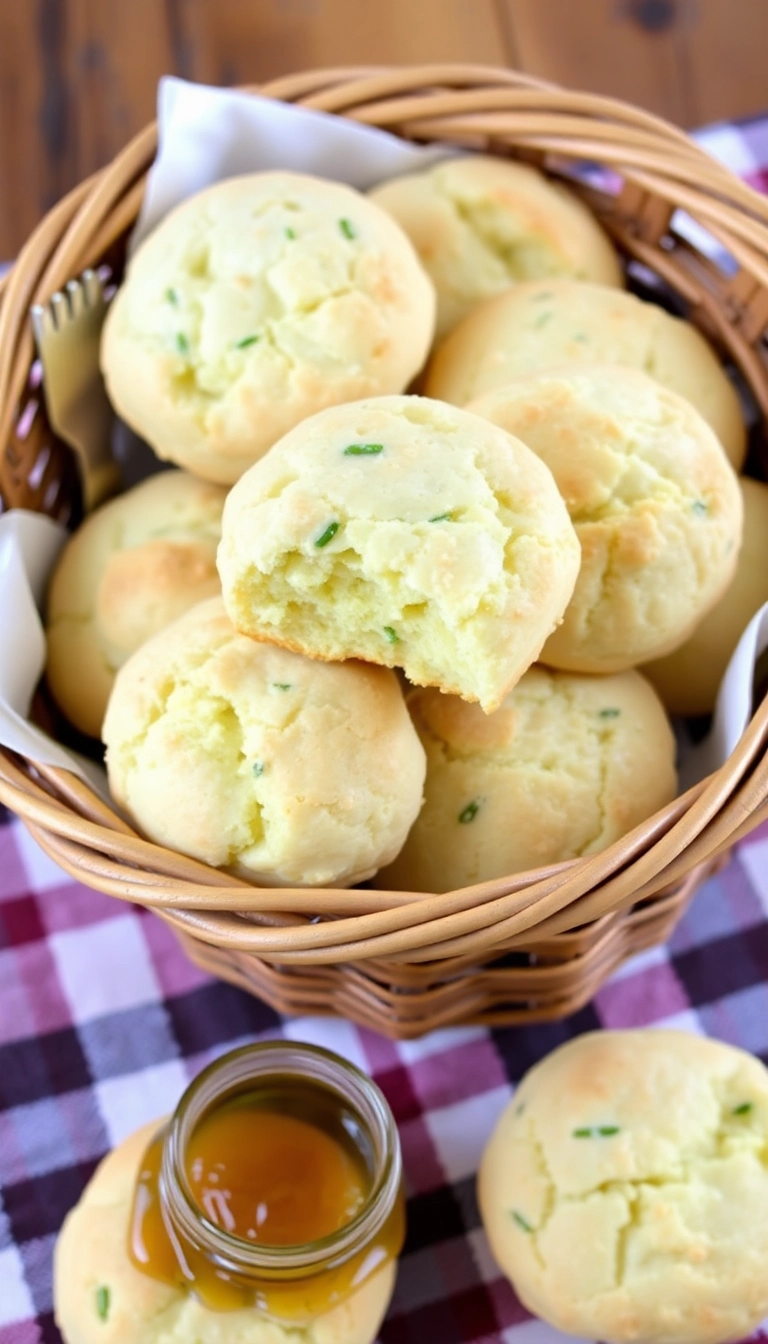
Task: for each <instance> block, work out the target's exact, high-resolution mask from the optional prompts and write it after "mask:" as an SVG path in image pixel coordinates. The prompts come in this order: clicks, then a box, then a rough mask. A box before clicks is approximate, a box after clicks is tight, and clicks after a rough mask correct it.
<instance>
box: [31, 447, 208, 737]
mask: <svg viewBox="0 0 768 1344" xmlns="http://www.w3.org/2000/svg"><path fill="white" fill-rule="evenodd" d="M224 497H225V491H224V490H223V489H222V488H221V487H220V486H217V485H211V484H209V483H208V482H206V481H200V480H197V479H196V478H195V477H194V476H190V475H188V473H187V472H185V471H164V472H161V473H160V474H159V475H157V476H150V477H149V479H148V480H146V481H143V482H142V483H141V485H137V486H136V487H135V488H134V489H133V490H128V491H126V493H125V494H124V495H121V496H120V497H119V498H118V499H114V500H112V501H111V502H110V503H109V504H105V505H104V506H103V507H102V508H100V509H98V510H97V511H96V513H93V514H91V516H90V517H89V518H86V520H85V522H84V523H83V524H82V526H81V527H79V528H78V530H77V532H75V534H74V536H72V537H71V539H70V540H69V541H68V542H67V545H66V546H65V548H64V550H63V551H62V553H61V556H60V558H59V561H58V564H57V565H56V568H55V570H54V573H53V577H52V579H51V584H50V588H49V591H48V601H47V613H46V639H47V664H46V675H47V677H48V684H49V686H50V688H51V691H52V693H53V696H54V698H55V700H56V701H57V702H58V704H59V705H60V707H61V709H62V710H63V711H64V713H65V714H66V716H67V718H68V719H70V721H71V722H72V723H74V724H75V726H76V727H77V728H79V729H80V731H81V732H83V733H88V734H89V735H90V736H91V737H98V736H99V734H100V732H101V723H102V719H103V718H104V711H105V709H106V707H107V700H108V699H109V693H110V691H111V690H112V684H113V682H114V679H115V673H116V671H117V669H118V668H119V667H120V666H122V664H123V663H124V662H125V660H126V658H128V657H129V655H130V654H131V653H133V652H134V650H135V649H137V648H138V647H139V645H140V644H142V643H143V642H144V641H145V640H146V639H149V638H150V636H151V635H154V634H156V632H157V631H158V630H162V629H163V628H164V626H166V625H170V623H171V621H174V620H175V619H176V617H177V616H180V615H181V614H182V612H184V611H186V610H187V609H188V608H189V607H192V606H194V605H195V603H196V602H201V601H202V600H203V599H204V598H206V597H212V596H214V594H216V593H218V592H219V591H220V584H219V576H218V574H217V572H216V547H217V545H218V542H219V537H220V536H221V511H222V508H223V507H224Z"/></svg>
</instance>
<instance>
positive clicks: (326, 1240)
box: [129, 1042, 404, 1324]
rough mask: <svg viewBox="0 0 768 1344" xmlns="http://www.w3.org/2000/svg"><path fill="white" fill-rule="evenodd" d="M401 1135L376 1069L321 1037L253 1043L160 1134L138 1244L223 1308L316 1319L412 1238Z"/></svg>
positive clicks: (166, 1273) (138, 1206)
mask: <svg viewBox="0 0 768 1344" xmlns="http://www.w3.org/2000/svg"><path fill="white" fill-rule="evenodd" d="M400 1187H401V1162H400V1148H399V1142H398V1138H397V1131H396V1129H395V1126H394V1121H393V1119H392V1116H391V1113H390V1112H389V1108H388V1107H387V1105H386V1102H385V1101H384V1098H383V1097H382V1095H381V1093H380V1092H379V1091H378V1088H376V1087H375V1084H373V1083H372V1082H371V1080H370V1079H368V1078H366V1077H365V1075H364V1074H362V1073H360V1072H359V1070H357V1069H355V1068H354V1067H353V1066H352V1065H349V1064H347V1063H346V1062H345V1061H344V1060H341V1059H339V1058H338V1057H337V1056H335V1055H332V1054H331V1053H330V1052H329V1051H325V1050H319V1049H316V1048H315V1047H311V1046H298V1045H292V1044H291V1045H289V1044H286V1043H283V1042H274V1043H272V1042H271V1043H268V1044H266V1045H259V1046H246V1047H245V1048H244V1049H243V1050H237V1051H234V1052H232V1053H231V1054H230V1055H227V1056H224V1057H223V1058H222V1059H220V1060H218V1061H217V1062H216V1063H215V1064H213V1065H211V1066H210V1067H209V1068H208V1069H207V1070H205V1071H204V1073H203V1074H201V1075H200V1077H199V1078H198V1079H197V1080H196V1081H195V1082H194V1083H193V1084H192V1086H191V1087H190V1088H189V1089H188V1090H187V1092H186V1093H185V1094H184V1097H183V1098H182V1100H181V1102H180V1103H179V1106H178V1108H177V1110H176V1112H175V1113H174V1115H173V1117H172V1119H171V1121H170V1123H169V1125H168V1126H167V1127H166V1128H165V1129H163V1130H162V1131H161V1132H160V1133H159V1134H158V1135H157V1136H156V1137H155V1139H154V1140H153V1142H152V1143H151V1144H150V1146H149V1148H148V1150H147V1152H146V1154H145V1158H144V1161H143V1164H142V1170H141V1173H140V1176H139V1180H138V1183H137V1187H136V1191H135V1195H134V1201H133V1209H132V1216H131V1225H130V1234H129V1253H130V1256H131V1259H132V1260H133V1263H134V1264H135V1265H136V1267H137V1268H139V1269H141V1270H142V1271H143V1272H144V1273H147V1274H150V1275H152V1276H153V1277H155V1278H158V1279H161V1280H163V1281H165V1282H169V1283H173V1284H176V1285H179V1286H186V1287H187V1288H188V1289H189V1290H190V1291H192V1292H194V1293H195V1294H196V1295H197V1296H198V1297H199V1298H200V1300H201V1301H202V1302H203V1303H204V1304H205V1305H206V1306H208V1307H210V1308H211V1309H213V1310H220V1311H225V1310H231V1309H242V1308H243V1307H253V1308H255V1309H257V1310H259V1311H261V1312H263V1313H264V1314H266V1315H268V1316H270V1317H272V1318H274V1319H276V1320H280V1321H283V1322H287V1323H291V1324H300V1323H306V1322H307V1321H309V1320H312V1319H315V1318H316V1317H317V1316H319V1315H322V1314H323V1313H324V1312H325V1311H328V1310H330V1308H331V1307H333V1306H335V1305H336V1304H337V1303H339V1302H341V1301H343V1300H344V1298H345V1297H348V1296H349V1295H350V1294H351V1293H353V1292H355V1290H356V1289H357V1288H359V1287H360V1286H362V1284H363V1283H364V1282H365V1281H366V1280H367V1279H369V1278H370V1276H371V1275H372V1274H374V1273H375V1272H376V1271H377V1270H378V1269H380V1268H381V1267H382V1266H383V1265H384V1264H385V1263H386V1262H387V1261H391V1260H393V1259H395V1258H396V1257H397V1255H398V1253H399V1251H400V1248H401V1245H402V1241H403V1236H404V1215H403V1200H402V1194H401V1188H400Z"/></svg>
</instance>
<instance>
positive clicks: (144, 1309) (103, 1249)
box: [54, 1121, 395, 1344]
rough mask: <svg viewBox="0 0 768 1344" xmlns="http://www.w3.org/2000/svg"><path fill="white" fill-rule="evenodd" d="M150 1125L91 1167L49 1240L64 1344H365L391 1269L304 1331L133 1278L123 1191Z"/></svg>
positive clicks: (127, 1197)
mask: <svg viewBox="0 0 768 1344" xmlns="http://www.w3.org/2000/svg"><path fill="white" fill-rule="evenodd" d="M159 1123H160V1122H159V1121H156V1122H154V1123H152V1124H150V1125H145V1126H144V1127H143V1128H142V1129H140V1130H137V1131H136V1133H134V1134H132V1135H131V1137H130V1138H128V1139H126V1140H125V1141H124V1142H123V1143H121V1144H120V1146H119V1147H118V1148H116V1149H115V1150H114V1151H113V1152H111V1153H110V1154H109V1155H108V1156H107V1157H106V1158H105V1159H104V1161H103V1162H102V1163H101V1164H100V1166H99V1167H98V1168H97V1170H96V1172H95V1174H94V1176H93V1177H92V1179H91V1181H90V1182H89V1184H88V1185H87V1186H86V1189H85V1191H84V1193H83V1196H82V1198H81V1199H80V1202H79V1203H78V1204H77V1205H76V1207H75V1208H74V1209H73V1210H72V1211H71V1213H69V1215H68V1216H67V1218H66V1221H65V1223H64V1226H63V1228H62V1230H61V1233H60V1235H59V1238H58V1241H57V1243H56V1251H55V1256H54V1306H55V1315H56V1323H57V1325H58V1327H59V1329H60V1330H61V1333H62V1335H63V1337H64V1340H65V1341H66V1344H371V1341H372V1340H374V1339H375V1338H376V1334H377V1331H378V1328H379V1324H380V1322H381V1319H382V1317H383V1315H384V1312H385V1311H386V1309H387V1305H388V1303H389V1299H390V1297H391V1295H392V1288H393V1285H394V1278H395V1266H394V1265H387V1266H386V1267H385V1268H384V1269H382V1270H381V1271H380V1272H379V1273H378V1274H375V1275H374V1276H373V1278H371V1279H370V1281H369V1282H368V1283H367V1284H365V1285H364V1286H363V1287H362V1288H360V1289H359V1290H358V1292H357V1293H355V1294H354V1295H353V1296H352V1297H351V1298H347V1300H346V1302H343V1303H341V1305H340V1306H338V1307H335V1308H334V1309H332V1310H331V1311H329V1312H327V1313H326V1314H325V1315H323V1316H320V1317H318V1319H317V1320H316V1321H314V1322H312V1324H310V1325H306V1326H291V1327H289V1326H281V1325H279V1324H277V1322H274V1321H268V1320H265V1319H264V1318H263V1317H260V1316H259V1314H258V1312H256V1311H253V1310H250V1309H249V1310H247V1311H227V1312H214V1311H209V1310H207V1309H206V1308H205V1307H203V1306H201V1305H200V1303H199V1302H197V1301H196V1299H195V1298H194V1297H192V1296H191V1295H190V1294H189V1293H184V1292H179V1291H178V1290H177V1289H175V1288H173V1287H171V1286H170V1285H168V1284H164V1283H160V1282H158V1281H157V1280H155V1279H151V1278H148V1277H147V1276H146V1275H145V1274H142V1273H140V1272H139V1271H138V1270H137V1269H135V1268H134V1266H133V1265H132V1264H131V1262H130V1260H129V1259H128V1255H127V1251H126V1244H127V1240H128V1221H129V1216H130V1209H131V1200H132V1197H133V1187H134V1183H135V1180H136V1176H137V1174H138V1170H139V1166H140V1163H141V1159H142V1157H143V1155H144V1152H145V1150H146V1147H147V1144H148V1143H149V1142H150V1140H151V1139H152V1137H153V1136H154V1134H155V1133H156V1132H157V1128H158V1124H159Z"/></svg>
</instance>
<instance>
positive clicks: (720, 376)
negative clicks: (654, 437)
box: [424, 278, 747, 471]
mask: <svg viewBox="0 0 768 1344" xmlns="http://www.w3.org/2000/svg"><path fill="white" fill-rule="evenodd" d="M572 362H576V363H579V364H583V363H585V362H589V363H590V364H595V363H606V364H621V365H625V366H626V367H627V368H631V369H639V370H640V371H641V372H643V373H647V374H649V375H650V376H651V377H652V378H654V379H655V380H656V382H658V383H661V384H662V386H663V387H668V388H669V390H670V391H671V392H677V393H678V395H679V396H681V397H685V399H686V400H687V401H690V402H691V404H692V405H693V406H695V407H696V410H697V411H698V412H699V414H700V415H702V416H703V417H704V419H705V420H706V421H707V422H708V424H710V425H711V426H712V428H713V429H714V431H715V433H716V434H717V437H718V438H719V440H720V442H721V443H722V445H723V447H724V449H725V451H726V453H727V455H728V458H729V460H730V462H731V463H732V464H733V466H734V467H735V468H736V470H737V471H738V470H739V469H740V468H741V466H742V464H743V462H744V458H745V456H746V451H747V437H746V429H745V426H744V418H743V416H742V413H741V408H740V405H739V399H738V396H737V394H736V390H735V388H734V387H733V386H732V384H731V383H730V381H729V380H728V378H727V376H726V374H725V372H724V371H723V369H722V368H721V366H720V363H719V361H718V359H717V357H716V355H715V353H714V351H713V350H712V349H711V347H710V346H709V345H708V344H707V342H706V341H705V339H704V337H703V336H702V335H701V333H700V332H699V331H697V329H696V327H694V326H693V325H692V324H691V323H690V322H686V321H684V320H683V319H682V318H679V317H670V315H669V314H668V313H666V312H665V311H664V309H663V308H659V307H658V306H657V305H656V304H655V303H644V302H643V301H642V300H641V299H637V298H635V296H634V295H633V294H627V293H625V292H623V291H622V290H618V289H612V288H609V287H608V286H606V285H594V284H588V283H586V282H581V281H578V280H563V279H556V278H553V279H551V280H541V281H529V282H527V283H524V284H519V285H515V286H514V287H513V288H512V289H509V290H507V292H506V293H504V294H501V295H499V297H498V298H495V299H489V300H487V301H486V302H485V303H483V304H481V305H480V306H479V307H478V308H476V309H475V311H474V312H473V313H471V314H470V316H469V317H468V318H467V319H466V320H465V321H464V322H462V323H461V325H460V326H458V327H457V328H456V330H455V331H454V332H452V333H451V335H450V336H449V337H448V339H447V340H445V341H444V342H443V344H442V345H441V346H440V347H439V349H438V351H437V353H436V354H435V356H434V358H433V359H432V361H431V363H430V365H429V368H428V369H427V374H426V379H425V384H424V391H425V392H426V394H427V396H430V397H440V398H442V399H443V400H444V401H450V402H453V403H454V404H455V405H456V406H466V404H467V403H468V402H471V401H475V400H476V399H477V398H478V397H481V396H483V395H484V394H485V393H486V392H491V391H494V390H495V389H496V388H499V387H503V386H504V385H505V383H509V382H512V381H513V380H514V379H516V378H518V377H520V376H521V375H523V374H535V373H538V372H540V371H541V370H543V369H546V368H548V367H553V366H556V365H557V366H560V365H562V364H570V363H572Z"/></svg>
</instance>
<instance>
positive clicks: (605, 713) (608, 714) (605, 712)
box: [598, 709, 621, 719]
mask: <svg viewBox="0 0 768 1344" xmlns="http://www.w3.org/2000/svg"><path fill="white" fill-rule="evenodd" d="M620 714H621V710H620V709H601V710H600V712H599V714H598V718H600V719H618V717H619V715H620Z"/></svg>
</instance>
